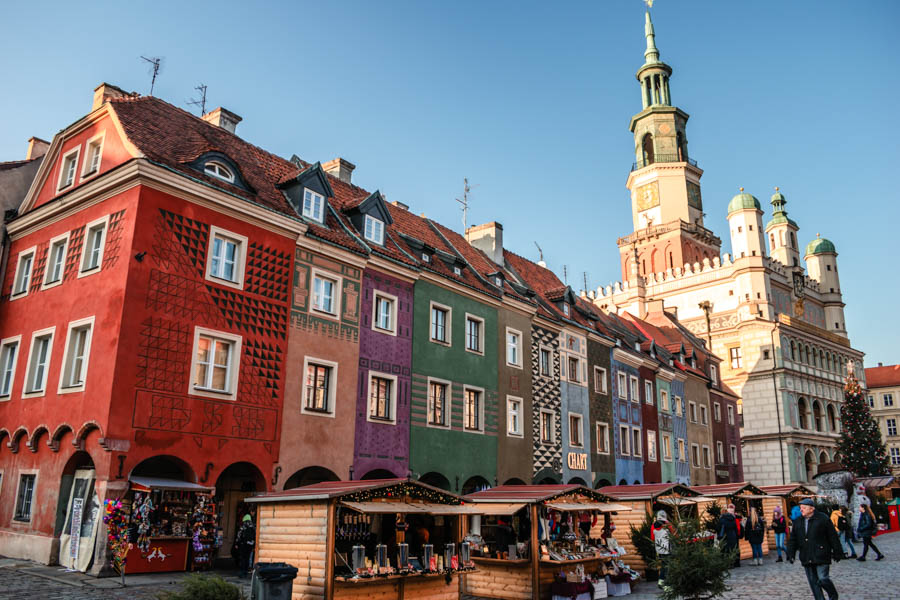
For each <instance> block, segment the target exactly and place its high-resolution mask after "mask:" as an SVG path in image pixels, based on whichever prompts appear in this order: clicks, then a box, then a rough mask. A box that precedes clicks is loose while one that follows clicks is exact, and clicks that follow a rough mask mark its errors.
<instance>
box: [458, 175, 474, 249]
mask: <svg viewBox="0 0 900 600" xmlns="http://www.w3.org/2000/svg"><path fill="white" fill-rule="evenodd" d="M477 187H478V186H477V185H475V186H469V178H468V177H463V197H462V200H460V199H459V198H457V199H456V201H457V202H459V203H460V204H461V205H462V215H463V217H462V221H463V236H465V235H466V229H468V227H469V222H468V221H469V192H471V191H472V190H473V189H474V188H477Z"/></svg>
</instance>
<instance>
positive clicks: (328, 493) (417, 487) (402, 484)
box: [246, 478, 462, 504]
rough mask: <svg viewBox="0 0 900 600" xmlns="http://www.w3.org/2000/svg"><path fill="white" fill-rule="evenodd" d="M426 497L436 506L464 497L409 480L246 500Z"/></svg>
mask: <svg viewBox="0 0 900 600" xmlns="http://www.w3.org/2000/svg"><path fill="white" fill-rule="evenodd" d="M417 491H418V492H422V493H427V494H429V495H431V496H435V498H432V500H433V501H434V502H440V503H445V504H460V503H461V502H462V497H461V496H457V495H456V494H451V493H450V492H445V491H444V490H442V489H440V488H436V487H433V486H430V485H427V484H425V483H422V482H421V481H416V480H415V479H410V478H396V479H370V480H365V481H323V482H321V483H314V484H312V485H306V486H303V487H298V488H293V489H290V490H284V491H282V492H269V493H268V494H260V495H258V496H252V497H250V498H247V499H246V501H247V502H287V501H291V500H327V499H330V498H345V497H347V496H350V497H352V496H354V495H357V494H361V493H366V492H368V493H372V492H376V495H378V494H377V492H381V493H382V494H384V495H385V496H388V495H398V496H399V495H406V494H410V493H412V494H415V493H416V492H417Z"/></svg>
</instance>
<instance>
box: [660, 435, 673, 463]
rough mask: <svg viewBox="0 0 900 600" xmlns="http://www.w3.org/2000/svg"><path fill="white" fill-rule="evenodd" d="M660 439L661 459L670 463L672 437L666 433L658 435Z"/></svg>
mask: <svg viewBox="0 0 900 600" xmlns="http://www.w3.org/2000/svg"><path fill="white" fill-rule="evenodd" d="M660 438H662V449H663V452H662V458H663V460H667V461H671V460H672V435H671V434H668V433H663V434H661V435H660Z"/></svg>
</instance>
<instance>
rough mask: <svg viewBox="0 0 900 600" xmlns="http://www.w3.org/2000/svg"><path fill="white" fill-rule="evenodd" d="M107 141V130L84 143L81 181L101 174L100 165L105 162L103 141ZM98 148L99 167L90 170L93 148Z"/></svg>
mask: <svg viewBox="0 0 900 600" xmlns="http://www.w3.org/2000/svg"><path fill="white" fill-rule="evenodd" d="M105 141H106V130H104V131H102V132H100V133H98V134H97V135H95V136H94V137H92V138H90V139H89V140H88V141H87V142H85V144H84V164H82V165H81V181H85V180H87V179H90V178H92V177H96V176H97V175H99V174H100V166H101V165H102V164H103V143H104V142H105ZM95 147H96V148H97V168H96V170H93V171H88V169H89V168H90V166H91V162H93V161H92V160H91V150H92V149H93V148H95Z"/></svg>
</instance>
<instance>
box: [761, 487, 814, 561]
mask: <svg viewBox="0 0 900 600" xmlns="http://www.w3.org/2000/svg"><path fill="white" fill-rule="evenodd" d="M759 489H761V490H762V491H763V492H764V493H765V494H766V497H765V498H763V500H762V503H763V510H764V511H765V513H766V546H767V547H768V548H769V550H775V532H774V531H772V530H771V529H769V527H770V526H771V525H772V511H773V510H774V509H775V507H776V506H779V507H781V513H782V514H783V515H784V517H785V519H787V520H788V524H790V520H791V509H792V508H794V507H795V506H796V505H798V504H800V501H801V500H803V499H804V498H813V497H815V495H816V493H815V492H814V491H813V490H811V489H810V488H808V487H806V486H805V485H803V484H802V483H788V484H785V485H764V486H762V487H760V488H759ZM787 533H788V536H789V535H790V527H788V532H787ZM784 543H785V544H787V537H785V542H784Z"/></svg>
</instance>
